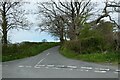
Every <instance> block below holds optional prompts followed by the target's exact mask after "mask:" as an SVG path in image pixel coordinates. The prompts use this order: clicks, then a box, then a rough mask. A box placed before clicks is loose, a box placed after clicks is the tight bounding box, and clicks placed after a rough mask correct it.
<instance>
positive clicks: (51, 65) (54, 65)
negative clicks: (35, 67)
mask: <svg viewBox="0 0 120 80" xmlns="http://www.w3.org/2000/svg"><path fill="white" fill-rule="evenodd" d="M54 66H55V65H47V67H54Z"/></svg>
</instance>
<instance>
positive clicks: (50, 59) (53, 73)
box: [2, 46, 119, 78]
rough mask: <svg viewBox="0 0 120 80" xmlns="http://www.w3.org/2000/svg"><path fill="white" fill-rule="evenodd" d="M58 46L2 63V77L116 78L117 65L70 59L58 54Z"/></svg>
mask: <svg viewBox="0 0 120 80" xmlns="http://www.w3.org/2000/svg"><path fill="white" fill-rule="evenodd" d="M58 48H59V46H57V47H53V48H50V49H48V50H46V51H44V52H42V53H41V54H39V55H37V56H34V57H30V58H25V59H20V60H14V61H9V62H4V63H2V77H3V78H118V72H119V70H118V68H117V66H109V65H101V64H95V63H88V62H83V61H79V60H72V59H68V58H65V57H63V56H62V55H61V54H59V51H58Z"/></svg>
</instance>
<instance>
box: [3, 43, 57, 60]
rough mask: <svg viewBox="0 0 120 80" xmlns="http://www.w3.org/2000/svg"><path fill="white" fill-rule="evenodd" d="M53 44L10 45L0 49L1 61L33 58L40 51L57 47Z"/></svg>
mask: <svg viewBox="0 0 120 80" xmlns="http://www.w3.org/2000/svg"><path fill="white" fill-rule="evenodd" d="M57 45H59V43H55V42H46V43H44V42H39V43H35V42H25V43H20V44H10V45H8V46H7V47H5V46H3V47H2V61H3V62H5V61H10V60H16V59H21V58H26V57H31V56H35V55H37V54H40V53H41V52H42V51H44V50H46V49H49V48H51V47H54V46H57Z"/></svg>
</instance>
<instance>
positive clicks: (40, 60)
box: [34, 58, 45, 67]
mask: <svg viewBox="0 0 120 80" xmlns="http://www.w3.org/2000/svg"><path fill="white" fill-rule="evenodd" d="M44 59H45V58H43V59H41V60H40V61H39V62H38V63H37V64H36V65H35V66H34V67H37V66H39V64H40V63H41V62H42V61H43V60H44Z"/></svg>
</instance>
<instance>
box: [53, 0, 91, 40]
mask: <svg viewBox="0 0 120 80" xmlns="http://www.w3.org/2000/svg"><path fill="white" fill-rule="evenodd" d="M53 3H54V4H55V6H56V8H57V9H58V10H59V11H60V12H61V13H62V14H64V15H66V17H64V21H66V22H65V23H66V24H67V25H68V29H69V31H68V35H69V37H70V39H71V40H74V39H76V40H77V39H78V36H79V34H80V29H81V28H82V27H83V26H84V24H85V23H86V21H87V20H88V19H89V17H90V16H91V15H92V13H91V11H92V10H93V6H92V3H91V0H85V1H84V0H82V1H78V0H75V1H72V0H71V2H59V5H60V6H58V4H57V3H56V2H53Z"/></svg>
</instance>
